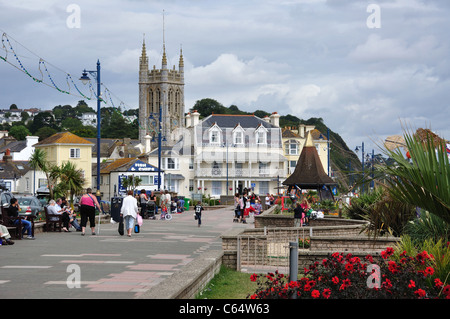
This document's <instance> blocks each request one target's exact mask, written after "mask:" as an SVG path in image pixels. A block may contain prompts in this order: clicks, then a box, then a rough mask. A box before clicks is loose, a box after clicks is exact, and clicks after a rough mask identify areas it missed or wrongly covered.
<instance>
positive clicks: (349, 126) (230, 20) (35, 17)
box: [0, 0, 450, 153]
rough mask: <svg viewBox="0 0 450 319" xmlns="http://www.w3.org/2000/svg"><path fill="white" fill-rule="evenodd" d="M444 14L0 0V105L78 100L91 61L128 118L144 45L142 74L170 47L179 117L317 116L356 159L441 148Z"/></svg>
mask: <svg viewBox="0 0 450 319" xmlns="http://www.w3.org/2000/svg"><path fill="white" fill-rule="evenodd" d="M449 16H450V2H449V1H443V0H366V1H359V0H227V1H223V0H214V1H213V0H209V1H207V0H189V1H188V0H166V1H162V0H160V1H156V0H155V1H153V0H127V1H126V0H108V1H106V0H97V1H85V0H78V1H77V0H70V1H66V0H40V1H32V0H14V1H10V0H0V31H1V32H2V33H3V37H2V47H0V57H3V58H6V60H7V62H5V61H3V60H0V75H1V76H0V109H6V108H9V106H10V105H11V104H16V105H17V106H18V107H19V108H31V107H37V108H41V109H52V108H53V107H54V106H56V105H64V104H70V105H72V106H75V105H76V104H77V103H78V101H79V100H82V99H84V98H83V96H82V95H80V94H78V92H77V90H76V88H78V89H79V90H80V91H81V92H82V93H83V94H84V95H85V96H87V97H90V98H92V97H93V95H92V93H90V92H89V90H88V86H87V87H86V86H83V85H82V84H81V83H80V81H78V79H79V77H80V76H81V73H82V71H83V70H84V69H87V70H95V69H96V63H97V60H99V61H100V63H101V82H102V83H103V86H104V87H106V88H107V89H108V92H109V96H110V97H111V98H110V102H109V103H110V104H109V105H108V106H115V107H118V106H119V105H120V106H121V108H122V109H124V110H126V109H136V108H138V94H139V87H138V69H139V57H140V55H141V51H142V42H143V39H145V43H146V48H147V55H148V56H149V59H150V62H149V64H150V67H151V68H152V67H153V65H155V66H156V68H161V59H162V52H163V43H165V48H166V54H167V57H168V66H169V68H172V67H173V66H174V65H175V67H176V68H177V69H178V61H179V57H180V49H182V52H183V58H184V63H185V112H188V111H189V109H190V108H192V107H193V106H194V104H195V102H196V101H198V100H201V99H204V98H211V99H215V100H217V101H218V102H220V103H221V104H223V105H224V106H226V107H229V106H230V105H236V106H238V107H239V109H241V110H244V111H248V112H251V111H255V110H264V111H266V112H269V113H272V112H278V113H279V114H281V115H287V114H291V115H295V116H297V117H299V118H301V119H309V118H311V117H320V118H322V119H323V121H324V123H325V124H326V125H327V126H328V127H330V128H331V129H332V130H333V131H334V132H336V133H338V134H339V135H340V136H341V137H342V138H343V139H344V141H345V142H346V143H347V145H348V146H349V148H350V149H352V150H353V149H355V147H356V146H361V145H362V143H364V145H365V151H366V153H367V152H371V150H372V149H375V153H379V148H378V146H379V145H380V141H383V140H384V139H385V138H386V137H387V136H391V135H397V134H403V132H405V130H412V131H415V130H416V129H417V128H429V129H431V130H432V131H434V132H435V133H437V134H439V135H440V136H441V137H444V138H446V139H450V128H449V124H448V120H449V119H448V118H447V116H448V115H449V104H450V81H449V75H450V60H449V59H450V47H449V43H450V40H449V39H450V36H449V30H450V19H449ZM5 34H6V36H5ZM9 45H11V46H12V47H13V49H14V52H13V51H12V50H11V48H10V47H9ZM14 53H16V55H17V57H18V59H19V61H20V62H21V63H22V66H23V68H24V69H26V70H27V72H28V73H29V74H30V75H32V76H33V77H34V78H36V79H42V80H43V83H38V82H36V81H34V80H33V78H32V77H30V76H28V75H27V74H25V73H24V72H23V69H21V66H20V64H19V62H18V60H16V58H15V56H14ZM41 59H42V60H41ZM40 61H41V63H39V62H40ZM42 61H44V63H42ZM67 74H70V75H71V78H68V77H67ZM70 79H73V81H74V82H73V83H74V84H72V83H71V81H70ZM52 80H53V83H54V84H55V85H56V87H58V88H59V89H60V90H61V91H67V92H69V93H70V94H66V93H63V92H60V91H59V90H57V89H55V87H54V86H53V83H52V82H51V81H52ZM68 83H69V84H68ZM75 85H76V88H75ZM105 95H107V94H106V93H105ZM84 100H85V101H87V103H88V104H89V105H90V106H91V107H92V108H94V109H96V102H95V100H86V99H84Z"/></svg>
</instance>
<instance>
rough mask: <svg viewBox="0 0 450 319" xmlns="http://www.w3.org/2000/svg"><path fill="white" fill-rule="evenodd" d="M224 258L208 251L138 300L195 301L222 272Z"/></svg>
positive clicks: (214, 251) (219, 254)
mask: <svg viewBox="0 0 450 319" xmlns="http://www.w3.org/2000/svg"><path fill="white" fill-rule="evenodd" d="M222 258H223V252H222V251H219V250H211V251H207V252H205V253H203V254H202V255H201V256H199V257H198V258H196V259H194V260H193V261H191V262H190V263H188V264H187V265H186V266H184V267H183V269H181V270H180V271H177V272H176V273H174V274H173V275H172V276H170V277H169V278H167V279H165V280H164V281H163V282H161V283H160V284H158V285H156V286H155V287H152V288H151V289H150V290H149V291H147V292H146V293H144V294H142V295H141V296H140V297H139V298H138V299H193V298H195V296H196V295H197V294H198V293H199V292H200V291H201V290H203V289H204V288H205V286H206V284H207V283H208V282H209V281H210V280H211V279H212V278H214V276H215V275H216V274H217V273H218V272H219V271H220V266H221V265H222Z"/></svg>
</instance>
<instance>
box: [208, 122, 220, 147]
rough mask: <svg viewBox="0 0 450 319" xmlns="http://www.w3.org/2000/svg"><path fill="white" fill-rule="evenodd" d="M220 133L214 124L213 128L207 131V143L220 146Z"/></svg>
mask: <svg viewBox="0 0 450 319" xmlns="http://www.w3.org/2000/svg"><path fill="white" fill-rule="evenodd" d="M220 132H221V129H220V127H219V126H217V124H216V123H214V125H213V126H211V128H210V129H209V143H210V144H220Z"/></svg>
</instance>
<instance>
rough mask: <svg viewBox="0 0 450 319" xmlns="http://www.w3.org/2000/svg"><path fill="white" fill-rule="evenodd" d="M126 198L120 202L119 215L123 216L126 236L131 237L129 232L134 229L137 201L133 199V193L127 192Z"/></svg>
mask: <svg viewBox="0 0 450 319" xmlns="http://www.w3.org/2000/svg"><path fill="white" fill-rule="evenodd" d="M127 194H128V195H127V196H126V197H125V198H124V199H123V201H122V208H121V209H120V214H121V215H122V216H123V220H124V224H125V228H126V230H127V236H128V237H131V231H132V230H133V228H134V223H135V221H136V219H137V215H138V213H139V212H138V206H137V200H136V198H135V197H133V191H131V190H130V191H128V192H127Z"/></svg>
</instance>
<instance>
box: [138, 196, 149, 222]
mask: <svg viewBox="0 0 450 319" xmlns="http://www.w3.org/2000/svg"><path fill="white" fill-rule="evenodd" d="M147 202H148V197H147V192H146V190H145V189H141V193H140V194H139V203H140V205H141V216H142V218H148V216H147Z"/></svg>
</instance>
